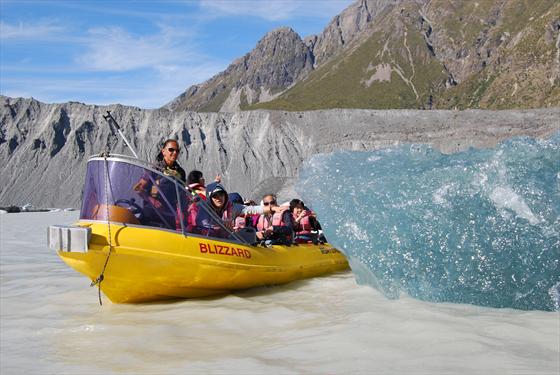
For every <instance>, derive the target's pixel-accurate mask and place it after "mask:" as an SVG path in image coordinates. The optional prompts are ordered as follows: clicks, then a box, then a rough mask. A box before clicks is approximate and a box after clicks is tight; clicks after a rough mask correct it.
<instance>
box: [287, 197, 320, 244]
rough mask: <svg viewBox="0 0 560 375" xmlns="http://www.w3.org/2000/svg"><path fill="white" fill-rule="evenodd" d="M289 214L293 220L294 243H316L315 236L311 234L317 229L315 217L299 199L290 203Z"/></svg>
mask: <svg viewBox="0 0 560 375" xmlns="http://www.w3.org/2000/svg"><path fill="white" fill-rule="evenodd" d="M290 212H291V213H292V217H293V219H294V232H295V238H294V241H295V243H308V242H316V241H317V235H316V234H315V233H313V232H314V231H315V230H317V229H318V222H317V215H315V213H314V212H313V211H311V210H309V209H307V207H305V205H304V204H303V202H302V201H301V200H299V199H292V200H291V201H290Z"/></svg>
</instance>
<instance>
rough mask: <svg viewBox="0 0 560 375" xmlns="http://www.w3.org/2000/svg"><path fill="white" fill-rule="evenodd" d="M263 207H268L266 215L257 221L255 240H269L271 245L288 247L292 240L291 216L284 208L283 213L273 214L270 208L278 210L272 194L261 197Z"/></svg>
mask: <svg viewBox="0 0 560 375" xmlns="http://www.w3.org/2000/svg"><path fill="white" fill-rule="evenodd" d="M262 202H263V206H264V207H270V208H271V211H270V213H268V214H262V215H260V217H259V220H258V221H257V239H259V240H261V241H263V240H265V241H266V240H271V241H272V242H273V243H274V242H276V243H283V244H286V245H289V244H291V243H292V240H293V223H292V215H291V213H290V212H289V211H288V210H287V207H284V210H283V211H280V212H274V211H272V208H273V207H274V208H279V206H278V204H277V202H276V197H275V196H274V195H273V194H267V195H265V196H264V197H263V200H262Z"/></svg>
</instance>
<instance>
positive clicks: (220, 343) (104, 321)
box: [0, 212, 560, 374]
mask: <svg viewBox="0 0 560 375" xmlns="http://www.w3.org/2000/svg"><path fill="white" fill-rule="evenodd" d="M77 216H78V214H77V213H76V212H53V213H21V214H5V215H0V280H1V285H0V373H1V374H55V373H56V374H177V373H191V374H241V373H243V374H263V373H269V374H302V373H304V374H350V373H352V374H372V373H380V374H404V373H406V374H449V373H454V374H473V373H478V374H487V373H498V374H558V373H559V371H560V349H559V346H560V315H559V313H558V312H551V311H539V310H532V311H524V310H519V309H511V308H501V309H498V308H490V307H481V306H476V305H470V304H459V303H433V302H424V301H421V300H418V299H414V298H411V297H408V296H407V295H402V296H401V297H400V298H399V299H388V298H386V297H385V296H384V294H383V293H382V292H380V291H378V290H376V289H374V288H371V287H369V286H365V285H357V283H356V281H355V279H354V276H353V274H352V273H351V272H346V273H341V274H336V275H332V276H329V277H320V278H315V279H311V280H305V281H300V282H294V283H291V284H288V285H284V286H278V287H270V288H256V289H251V290H247V291H243V292H240V293H235V294H232V295H228V296H223V297H219V298H210V299H198V300H184V301H179V302H173V303H154V304H144V305H116V304H112V303H111V302H110V301H109V300H107V299H106V298H104V297H103V301H104V304H103V306H99V303H98V299H97V290H96V289H95V288H90V287H89V280H87V279H86V278H85V277H83V276H81V275H79V274H78V273H76V272H75V271H73V270H71V269H70V268H69V267H67V266H66V265H65V264H64V263H63V262H62V261H61V260H60V259H59V258H58V256H57V255H56V254H55V253H54V252H53V251H50V250H49V249H47V247H46V228H47V227H48V225H51V224H70V223H72V222H74V221H75V220H76V219H77Z"/></svg>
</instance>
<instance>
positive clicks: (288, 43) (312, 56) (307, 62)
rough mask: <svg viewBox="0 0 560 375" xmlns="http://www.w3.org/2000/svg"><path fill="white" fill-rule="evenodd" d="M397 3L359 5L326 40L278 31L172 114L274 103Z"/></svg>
mask: <svg viewBox="0 0 560 375" xmlns="http://www.w3.org/2000/svg"><path fill="white" fill-rule="evenodd" d="M391 2H394V1H388V0H360V1H357V2H356V3H353V4H352V5H350V6H349V7H348V8H347V9H345V10H344V11H343V12H342V13H341V14H340V15H337V16H336V17H334V18H333V20H332V21H331V22H330V23H329V25H327V27H326V28H325V29H324V31H323V32H322V33H321V34H319V35H311V36H308V37H307V38H305V40H302V39H301V37H300V36H299V35H298V34H297V33H296V32H295V31H293V30H292V29H290V28H287V27H285V28H280V29H277V30H273V31H271V32H269V33H268V34H266V35H265V36H264V37H263V38H262V39H261V40H260V41H259V42H258V43H257V46H256V47H255V48H254V49H253V50H252V51H251V52H249V53H247V54H246V55H245V56H243V57H241V58H239V59H237V60H236V61H234V62H233V63H232V64H231V65H230V66H229V67H228V68H227V69H226V70H225V71H223V72H221V73H219V74H217V75H216V76H214V77H212V78H211V79H209V80H208V81H206V82H204V83H202V84H199V85H194V86H191V87H190V88H188V89H187V90H186V91H185V92H184V93H183V94H181V95H180V96H178V97H177V98H175V99H174V100H173V101H172V102H171V103H169V104H167V105H166V108H168V109H171V110H177V111H181V110H192V111H203V112H212V111H224V112H227V111H235V110H239V109H240V108H245V107H246V106H248V105H250V104H255V103H261V102H267V101H270V100H271V99H274V98H276V97H277V96H278V95H279V94H280V93H282V92H283V91H285V90H286V89H287V88H289V87H291V86H292V85H293V84H295V83H296V82H299V81H301V80H303V79H304V78H305V77H307V76H308V75H309V73H310V72H311V71H312V70H313V69H315V68H316V67H317V66H319V65H321V64H323V63H324V62H326V61H328V60H329V59H330V58H331V57H332V56H333V55H336V54H337V53H339V52H340V51H342V50H343V49H344V48H345V47H346V46H347V45H348V44H349V43H350V42H352V41H353V40H354V38H356V37H358V36H359V35H360V33H361V32H362V31H363V30H364V29H365V28H366V27H367V26H368V24H369V23H370V22H371V20H372V19H373V18H374V17H375V16H376V15H377V13H378V12H380V11H382V10H383V9H384V8H385V7H386V6H387V5H388V4H390V3H391Z"/></svg>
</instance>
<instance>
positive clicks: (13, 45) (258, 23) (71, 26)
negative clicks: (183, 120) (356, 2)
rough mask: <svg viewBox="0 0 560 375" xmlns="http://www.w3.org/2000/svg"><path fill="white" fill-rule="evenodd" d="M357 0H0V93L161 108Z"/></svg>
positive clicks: (319, 26) (311, 30)
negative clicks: (274, 38) (266, 39)
mask: <svg viewBox="0 0 560 375" xmlns="http://www.w3.org/2000/svg"><path fill="white" fill-rule="evenodd" d="M351 2H352V1H351V0H307V1H305V0H269V1H258V0H198V1H194V0H193V1H186V0H185V1H179V0H176V1H108V0H97V1H87V0H62V1H48V0H42V1H41V0H35V1H31V0H17V1H9V0H0V93H1V94H2V95H7V96H12V97H19V96H22V97H34V98H36V99H38V100H40V101H43V102H47V103H58V102H66V101H79V102H84V103H88V104H112V103H121V104H127V105H135V106H139V107H142V108H157V107H160V106H162V105H164V104H166V103H167V102H169V101H171V100H172V99H173V98H175V97H176V96H178V95H179V94H180V93H182V92H183V91H185V89H186V88H188V87H189V86H191V85H192V84H196V83H202V82H204V81H205V80H206V79H208V78H210V77H212V76H213V75H214V74H216V73H218V72H220V71H222V70H224V69H225V68H227V66H228V65H229V64H230V63H231V62H232V61H233V60H234V59H236V58H238V57H241V56H243V55H244V54H245V53H247V52H249V51H250V50H251V49H253V47H254V46H255V44H256V43H257V42H258V40H259V39H261V38H262V37H263V36H264V34H266V33H267V32H268V31H270V30H273V29H275V28H277V27H280V26H289V27H291V28H293V29H294V30H295V31H296V32H298V33H299V34H300V36H301V37H302V38H303V37H305V36H307V35H311V34H318V33H320V32H321V31H322V30H323V28H324V27H325V26H326V25H327V24H328V22H329V21H330V20H331V19H332V18H333V17H334V16H335V15H337V14H339V13H340V12H341V11H342V10H343V9H344V8H346V7H347V6H348V5H350V3H351Z"/></svg>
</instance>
